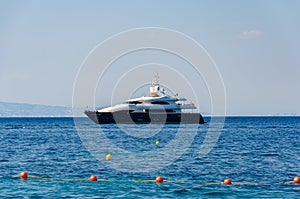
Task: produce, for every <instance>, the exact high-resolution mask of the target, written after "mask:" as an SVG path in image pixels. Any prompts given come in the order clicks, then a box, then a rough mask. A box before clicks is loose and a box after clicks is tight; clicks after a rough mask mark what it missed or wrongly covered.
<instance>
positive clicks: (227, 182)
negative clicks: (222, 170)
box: [223, 178, 231, 184]
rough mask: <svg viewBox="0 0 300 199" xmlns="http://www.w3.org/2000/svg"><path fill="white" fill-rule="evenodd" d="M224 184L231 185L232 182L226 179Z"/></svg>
mask: <svg viewBox="0 0 300 199" xmlns="http://www.w3.org/2000/svg"><path fill="white" fill-rule="evenodd" d="M223 184H231V180H230V179H229V178H226V179H225V180H224V182H223Z"/></svg>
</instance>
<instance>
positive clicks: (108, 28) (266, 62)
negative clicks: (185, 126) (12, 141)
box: [0, 0, 300, 115]
mask: <svg viewBox="0 0 300 199" xmlns="http://www.w3.org/2000/svg"><path fill="white" fill-rule="evenodd" d="M299 10H300V1H298V0H294V1H293V0H282V1H276V0H269V1H268V0H264V1H261V0H257V1H255V0H251V1H250V0H249V1H246V0H245V1H235V0H232V1H230V0H223V1H222V0H210V1H208V0H207V1H199V0H195V1H192V0H189V1H179V0H178V1H176V0H169V1H167V0H166V1H161V0H151V1H150V0H149V1H140V0H136V1H131V0H127V1H124V0H119V1H115V0H111V1H84V0H82V1H81V0H77V1H71V0H69V1H68V0H65V1H58V0H51V1H50V0H49V1H30V0H28V1H21V0H20V1H15V0H6V1H5V0H2V1H0V101H5V102H24V103H37V104H48V105H67V106H71V104H72V91H73V83H74V81H75V77H76V74H77V72H78V70H79V68H80V65H81V63H82V62H83V60H84V59H85V57H86V56H87V55H88V53H89V52H90V51H91V50H92V49H93V48H94V47H95V46H96V45H97V44H99V43H100V42H102V41H103V40H105V39H107V38H108V37H110V36H112V35H114V34H117V33H119V32H122V31H125V30H128V29H132V28H141V27H162V28H169V29H174V30H177V31H180V32H182V33H184V34H187V35H189V36H190V37H192V38H193V39H195V40H196V41H197V42H198V43H200V44H201V45H202V46H203V47H204V48H205V49H206V50H207V51H208V53H209V54H210V56H211V57H212V59H213V60H214V62H215V63H216V64H217V66H218V68H219V70H220V73H221V76H222V78H223V81H224V85H225V88H226V96H227V113H228V114H238V115H246V114H250V115H253V114H254V115H255V114H256V115H257V114H298V115H300V92H299V86H300V58H299V57H300V53H299V52H300V51H299V45H300V36H299V35H300V12H299ZM151 76H152V74H151ZM204 105H205V104H204ZM207 106H209V105H207Z"/></svg>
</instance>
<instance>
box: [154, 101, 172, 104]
mask: <svg viewBox="0 0 300 199" xmlns="http://www.w3.org/2000/svg"><path fill="white" fill-rule="evenodd" d="M151 104H169V103H168V102H165V101H154V102H151Z"/></svg>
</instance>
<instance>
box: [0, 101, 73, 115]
mask: <svg viewBox="0 0 300 199" xmlns="http://www.w3.org/2000/svg"><path fill="white" fill-rule="evenodd" d="M43 116H45V117H58V116H72V108H71V107H64V106H48V105H39V104H25V103H10V102H0V117H43Z"/></svg>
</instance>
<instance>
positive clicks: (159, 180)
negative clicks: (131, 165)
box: [155, 176, 164, 183]
mask: <svg viewBox="0 0 300 199" xmlns="http://www.w3.org/2000/svg"><path fill="white" fill-rule="evenodd" d="M163 181H164V179H163V178H162V177H161V176H157V177H156V180H155V182H156V183H162V182H163Z"/></svg>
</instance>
